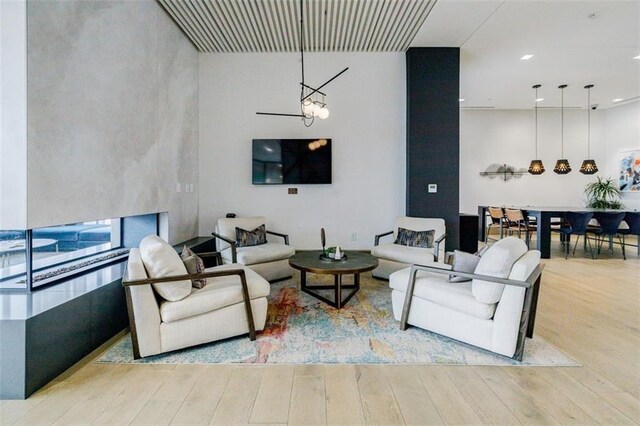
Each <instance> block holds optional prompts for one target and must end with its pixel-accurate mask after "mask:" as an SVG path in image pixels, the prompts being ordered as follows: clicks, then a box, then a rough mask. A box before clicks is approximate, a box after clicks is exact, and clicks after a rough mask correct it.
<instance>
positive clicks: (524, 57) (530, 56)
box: [520, 55, 533, 61]
mask: <svg viewBox="0 0 640 426" xmlns="http://www.w3.org/2000/svg"><path fill="white" fill-rule="evenodd" d="M531 58H533V55H524V56H523V57H522V58H520V60H521V61H526V60H527V59H531Z"/></svg>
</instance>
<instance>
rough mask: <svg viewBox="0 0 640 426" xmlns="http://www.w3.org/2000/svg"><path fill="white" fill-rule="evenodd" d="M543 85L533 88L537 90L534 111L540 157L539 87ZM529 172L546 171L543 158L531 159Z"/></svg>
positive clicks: (541, 172)
mask: <svg viewBox="0 0 640 426" xmlns="http://www.w3.org/2000/svg"><path fill="white" fill-rule="evenodd" d="M540 87H542V85H541V84H536V85H534V86H533V88H534V89H535V91H536V98H535V100H534V111H535V117H536V119H535V121H536V128H535V129H536V130H535V135H536V158H538V102H540V98H538V89H539V88H540ZM529 173H530V174H532V175H541V174H543V173H544V164H543V163H542V160H531V164H529Z"/></svg>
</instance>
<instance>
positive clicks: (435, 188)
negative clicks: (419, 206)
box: [427, 183, 438, 193]
mask: <svg viewBox="0 0 640 426" xmlns="http://www.w3.org/2000/svg"><path fill="white" fill-rule="evenodd" d="M427 191H428V192H429V193H435V192H438V184H437V183H430V184H429V186H428V187H427Z"/></svg>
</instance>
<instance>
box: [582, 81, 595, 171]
mask: <svg viewBox="0 0 640 426" xmlns="http://www.w3.org/2000/svg"><path fill="white" fill-rule="evenodd" d="M592 87H593V84H588V85H586V86H584V88H585V89H587V159H586V160H584V161H583V162H582V166H580V173H582V174H583V175H592V174H595V173H598V166H596V162H595V160H592V159H591V88H592Z"/></svg>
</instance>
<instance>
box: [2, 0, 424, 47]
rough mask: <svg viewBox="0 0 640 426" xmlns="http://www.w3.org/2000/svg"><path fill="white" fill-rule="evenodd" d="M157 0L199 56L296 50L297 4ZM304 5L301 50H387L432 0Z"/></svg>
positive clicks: (407, 39)
mask: <svg viewBox="0 0 640 426" xmlns="http://www.w3.org/2000/svg"><path fill="white" fill-rule="evenodd" d="M0 1H1V0H0ZM158 1H159V3H160V4H161V5H162V6H163V7H164V8H165V9H166V10H167V12H168V13H169V15H171V17H172V18H173V19H174V21H175V22H176V24H178V26H180V27H181V28H182V30H183V31H184V33H185V35H187V37H189V38H190V39H191V41H192V42H193V43H194V45H195V46H196V48H197V49H198V50H200V51H202V52H294V51H299V49H300V46H299V44H300V28H299V26H300V22H299V19H300V1H299V0H158ZM303 1H304V49H305V50H306V51H309V52H344V51H361V52H390V51H404V50H406V49H407V48H408V46H409V44H410V43H411V41H412V40H413V38H414V37H415V35H416V33H417V32H418V30H419V29H420V27H421V26H422V25H423V24H424V22H425V20H426V18H427V16H428V15H429V13H430V12H431V10H432V9H433V6H434V5H435V3H436V1H437V0H303Z"/></svg>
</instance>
